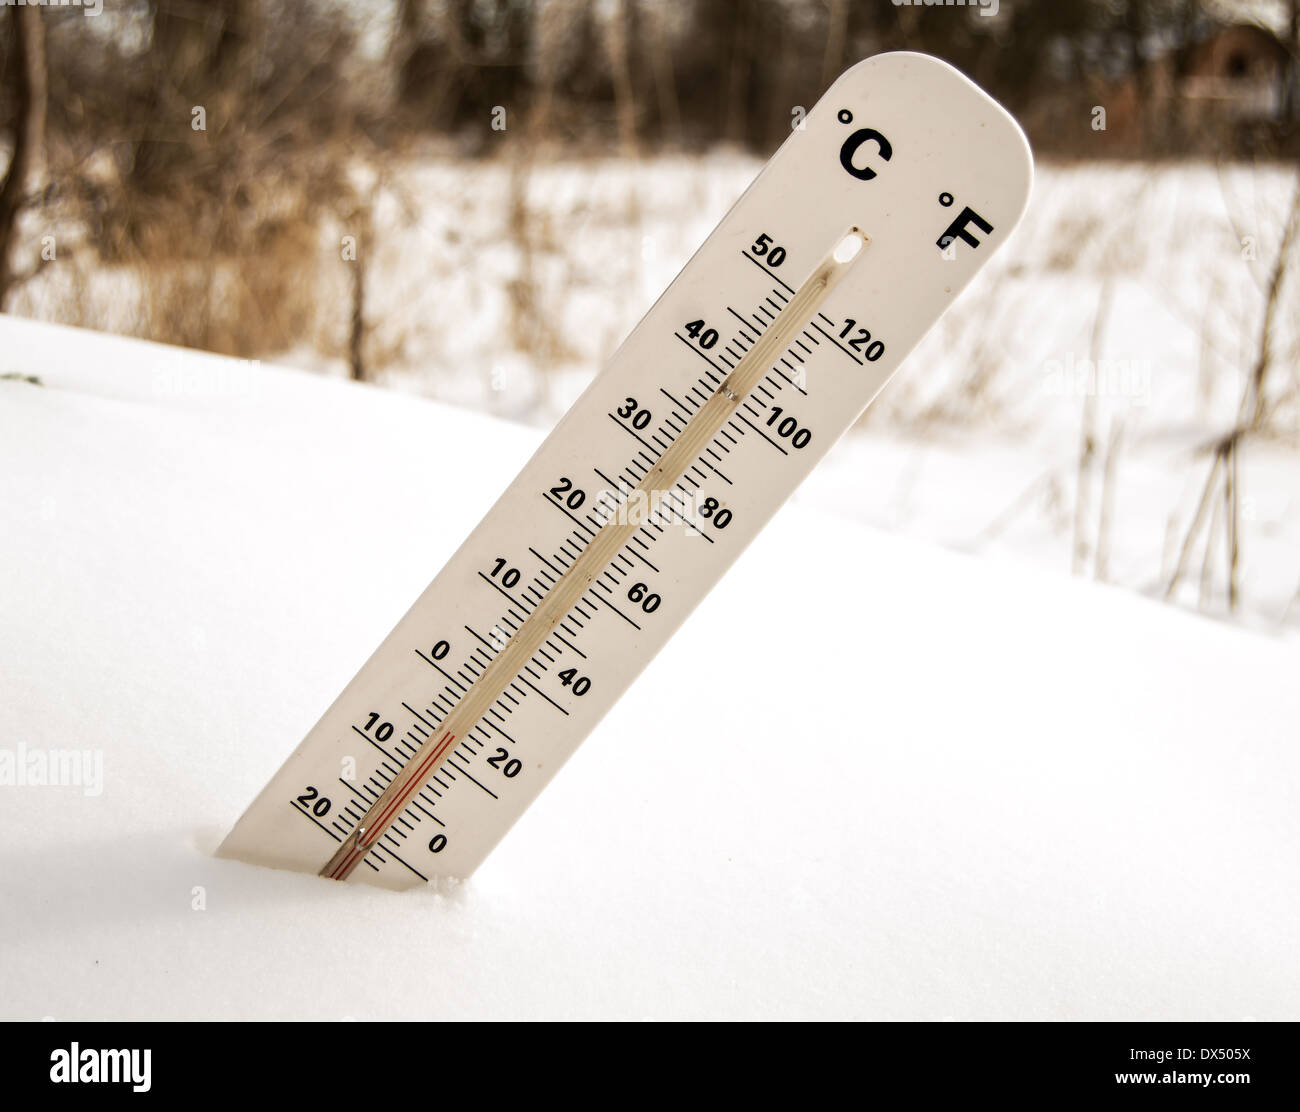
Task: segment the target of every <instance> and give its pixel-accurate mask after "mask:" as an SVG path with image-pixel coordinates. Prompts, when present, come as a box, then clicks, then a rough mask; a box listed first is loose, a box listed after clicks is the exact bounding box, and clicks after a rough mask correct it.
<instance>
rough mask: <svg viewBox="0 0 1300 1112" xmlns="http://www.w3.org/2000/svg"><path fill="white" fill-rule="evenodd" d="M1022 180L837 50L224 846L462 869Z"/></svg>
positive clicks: (928, 315)
mask: <svg viewBox="0 0 1300 1112" xmlns="http://www.w3.org/2000/svg"><path fill="white" fill-rule="evenodd" d="M1032 176H1033V170H1032V160H1031V157H1030V153H1029V148H1028V145H1027V144H1026V142H1025V139H1024V136H1023V135H1022V134H1021V132H1020V129H1019V128H1018V127H1017V126H1016V124H1015V122H1014V121H1013V120H1012V119H1011V117H1010V116H1009V115H1008V114H1007V113H1006V112H1005V111H1004V110H1003V109H1002V108H1001V107H1000V106H999V105H997V104H996V103H994V101H992V100H991V99H990V98H989V97H988V96H987V95H985V94H984V93H983V92H982V91H981V90H980V89H978V88H977V87H976V86H975V85H973V84H972V83H971V82H970V81H969V80H967V79H966V78H965V77H964V76H962V75H961V74H960V73H958V72H957V71H956V70H954V69H953V68H952V67H951V66H948V65H947V64H945V63H943V62H940V61H938V60H937V59H934V58H930V57H927V56H925V55H921V54H911V53H897V54H883V55H879V56H877V57H874V58H870V59H868V60H867V61H864V62H861V63H860V64H858V65H856V66H854V67H853V68H852V69H850V70H848V71H847V72H846V73H845V74H844V75H843V76H841V77H840V79H839V80H838V81H836V83H835V84H834V85H833V86H831V88H830V89H829V90H828V91H827V93H826V95H825V96H824V97H823V98H822V99H821V101H819V102H818V104H817V106H816V107H815V108H814V109H813V110H812V111H811V112H809V113H808V115H807V117H806V119H805V120H804V121H803V123H802V125H801V126H799V127H797V128H796V129H795V130H794V131H793V132H792V133H791V135H790V138H789V139H788V140H787V141H786V142H785V143H784V144H783V145H782V147H781V149H780V150H779V151H777V153H776V154H775V155H774V156H773V158H772V159H771V161H769V162H768V163H767V165H766V166H765V167H764V168H763V170H762V171H761V173H760V174H759V175H758V177H757V178H756V179H755V181H754V182H753V184H752V185H750V187H749V188H748V189H747V190H746V191H745V193H744V195H743V196H742V197H741V198H740V200H739V201H737V202H736V204H735V205H734V206H733V207H732V209H731V211H730V212H728V213H727V215H726V216H725V217H724V218H723V220H722V222H721V223H720V224H719V225H718V226H717V228H715V229H714V231H713V232H712V234H711V235H710V236H709V238H708V239H707V240H706V241H705V242H704V244H703V246H701V247H700V249H699V250H698V251H697V252H696V254H695V256H694V257H693V258H692V259H691V261H690V262H689V263H688V264H687V265H686V267H685V269H683V270H682V272H681V273H680V274H679V275H678V276H677V278H676V279H675V280H674V281H673V283H672V285H670V286H669V287H668V289H667V290H665V291H664V293H663V295H662V296H661V297H660V298H659V300H658V301H657V302H656V303H655V305H654V306H653V308H651V310H650V311H649V312H648V313H647V314H646V316H645V318H644V319H643V320H642V321H641V323H640V324H638V325H637V327H636V329H635V330H634V331H633V332H632V334H631V335H630V336H629V337H628V338H627V340H626V341H625V342H624V343H623V345H622V347H620V348H619V350H618V352H617V353H616V354H615V355H614V357H613V359H612V360H611V361H610V363H609V365H608V366H607V367H606V368H605V369H604V371H603V372H602V373H601V374H599V375H598V376H597V377H596V379H595V381H593V382H592V384H591V386H590V387H589V388H588V389H587V390H586V391H585V392H584V393H583V395H582V396H581V397H580V398H579V399H578V401H577V402H576V403H575V404H574V406H573V408H572V409H571V410H570V411H569V412H568V413H567V414H566V415H565V416H564V418H563V419H562V420H561V421H560V423H559V424H558V425H557V426H556V428H555V430H554V431H553V432H552V433H551V435H550V436H549V437H548V438H547V440H546V441H545V443H543V444H542V446H541V447H540V448H539V449H538V451H537V452H536V454H535V455H534V456H533V458H532V459H531V460H529V462H528V464H527V465H526V466H525V467H524V469H523V471H522V472H521V473H520V474H519V476H518V477H517V478H516V479H515V480H514V482H513V483H511V485H510V486H509V488H508V489H507V490H506V491H505V493H504V494H502V496H501V497H500V498H499V499H498V500H497V502H496V504H495V505H494V506H493V507H492V508H491V509H490V510H489V511H488V513H487V515H486V516H485V517H484V518H483V520H482V522H481V523H480V524H479V525H478V527H477V528H476V529H475V530H474V531H473V533H471V534H470V536H469V539H468V540H466V541H465V542H464V544H462V545H461V547H460V549H459V550H458V551H457V552H456V554H455V555H454V556H453V557H452V558H451V560H450V562H449V563H448V564H447V566H446V567H445V568H444V569H443V570H442V572H441V573H440V574H439V575H438V577H437V578H436V579H434V581H433V582H432V583H431V584H430V585H429V587H428V588H427V589H426V590H425V591H424V593H423V594H422V595H421V596H420V597H419V598H418V599H417V600H416V602H415V604H414V605H413V606H412V607H411V609H410V610H409V611H408V612H407V614H406V615H405V617H403V618H402V620H401V621H400V622H399V623H398V624H397V627H396V628H395V629H394V630H393V631H392V633H390V634H389V636H388V637H387V638H386V639H385V640H384V642H383V644H381V645H380V646H379V648H378V649H376V650H375V652H374V654H373V655H372V656H371V657H370V659H369V660H368V661H367V662H366V663H365V665H364V666H363V667H362V668H361V671H360V672H358V673H357V675H356V677H355V678H354V679H353V680H352V682H351V683H349V684H348V686H347V687H346V688H345V689H344V691H343V692H342V694H341V695H339V697H338V698H337V699H336V700H335V702H334V704H333V705H332V706H331V707H330V708H329V709H328V710H327V711H326V712H325V715H324V717H323V718H321V720H320V721H319V722H318V723H317V725H316V726H315V727H314V728H313V729H312V730H311V732H310V733H309V734H308V735H307V737H306V739H305V740H304V741H303V742H302V743H301V744H300V745H299V746H298V748H297V749H296V750H294V752H293V754H292V755H291V756H290V757H289V759H288V760H287V761H286V762H285V764H284V766H283V767H282V768H281V769H280V771H279V772H278V773H276V775H275V776H274V777H273V779H272V780H271V782H270V783H269V784H268V785H267V786H266V788H265V789H264V790H263V791H262V793H261V794H260V795H259V796H258V797H257V799H256V800H255V801H254V802H253V804H252V806H251V807H250V808H249V809H248V811H247V812H246V813H245V814H244V816H243V817H242V818H241V819H240V820H239V822H238V824H237V825H236V826H235V828H234V830H233V831H232V832H231V833H230V835H229V836H228V837H227V838H226V840H225V842H224V844H223V845H222V847H221V854H222V855H223V856H226V857H234V858H239V859H241V860H245V861H251V862H255V863H258V864H263V865H270V866H275V867H278V868H285V869H295V870H300V871H309V872H314V873H319V874H320V875H321V876H325V877H330V878H332V879H335V880H356V881H368V882H370V883H372V884H378V885H382V886H384V887H388V888H408V887H411V886H414V885H418V884H423V883H425V882H426V881H429V880H430V879H432V878H434V877H440V876H449V877H467V876H469V875H470V874H471V873H472V872H473V871H474V870H475V869H476V868H477V867H478V865H479V864H480V862H482V861H483V859H484V858H485V857H486V856H487V855H488V853H490V852H491V850H492V848H493V847H494V846H495V845H496V844H497V842H498V841H499V840H500V839H501V837H502V836H503V835H504V834H505V833H506V831H507V830H509V829H510V827H511V825H513V823H514V822H515V820H516V819H518V818H519V816H520V815H521V814H522V813H523V811H524V809H525V808H526V807H527V806H528V805H529V804H530V803H532V801H533V800H534V799H535V798H536V796H537V794H538V793H539V792H540V791H541V790H542V788H543V787H545V786H546V784H547V782H548V781H549V780H550V779H551V777H552V776H554V775H555V773H556V772H558V771H559V769H560V766H561V765H563V764H564V762H565V761H566V760H567V759H568V758H569V756H570V755H571V754H572V753H573V751H574V750H575V749H576V748H577V746H578V745H579V743H580V742H581V741H582V740H583V739H584V738H585V737H586V736H587V735H588V734H589V733H590V732H591V731H592V730H593V729H594V728H595V727H596V725H597V723H598V722H599V721H600V720H601V718H602V717H603V716H604V715H605V713H606V712H607V711H608V710H609V709H610V707H612V706H613V705H614V703H615V701H616V700H617V699H618V698H619V696H620V695H621V694H622V693H623V691H624V690H625V689H626V688H627V686H628V685H629V684H630V683H631V682H632V681H633V680H634V679H635V678H636V677H637V676H638V675H639V674H640V672H641V671H642V669H643V668H645V666H646V664H647V663H649V661H650V660H651V658H652V657H653V656H654V655H655V654H656V653H657V652H658V651H659V650H660V649H661V648H662V647H663V646H664V644H665V642H667V640H668V639H669V637H671V636H672V634H673V632H674V631H675V630H676V629H677V627H678V626H679V625H681V623H682V622H683V621H684V620H685V618H686V617H687V615H688V614H690V613H691V611H692V610H694V609H695V607H696V606H697V605H698V604H699V602H700V600H701V599H703V598H704V596H705V595H706V594H707V593H708V591H709V590H710V588H712V587H713V585H714V584H715V583H716V582H717V581H718V579H719V578H720V577H721V576H722V574H723V573H724V572H725V571H726V570H727V569H728V568H729V567H730V566H731V564H732V562H733V561H734V560H735V559H736V557H737V556H739V555H740V553H741V552H742V551H743V550H744V548H745V547H746V546H747V545H748V544H749V542H750V541H751V540H753V539H754V537H755V535H756V534H757V533H758V531H759V530H760V529H761V528H762V527H763V525H764V524H766V522H767V521H768V519H769V518H771V516H772V514H773V513H774V512H775V511H776V509H777V508H778V507H779V506H780V505H781V504H782V503H783V502H784V501H785V500H786V499H787V498H788V497H789V496H790V494H791V493H792V492H793V491H794V489H795V487H797V486H798V485H799V483H800V482H801V481H802V480H803V478H804V477H805V476H806V475H807V474H808V472H809V470H810V469H811V468H812V467H813V465H814V464H815V463H816V462H817V461H818V460H819V459H820V458H821V457H822V456H823V455H825V453H826V452H827V450H828V449H829V448H830V447H831V445H833V444H834V443H835V441H836V440H837V439H838V438H839V437H840V436H841V435H842V434H843V433H844V432H845V431H846V430H847V429H848V428H849V427H850V426H851V425H852V424H853V422H854V421H856V420H857V418H858V416H859V415H860V414H861V413H862V411H863V409H865V408H866V406H867V405H868V403H870V401H871V400H872V398H874V397H875V395H876V394H877V393H878V392H879V391H880V389H881V387H882V386H883V385H884V384H885V382H886V381H888V379H889V377H890V376H891V375H892V374H893V373H894V371H896V370H897V369H898V366H899V364H900V363H901V362H902V361H903V359H904V358H905V357H906V355H907V354H908V352H909V351H911V350H912V348H913V347H915V346H916V344H917V342H918V341H919V340H920V339H921V337H922V336H923V335H924V334H925V332H926V331H927V330H928V329H929V328H930V327H931V325H933V324H934V323H935V321H936V320H937V319H938V318H939V316H940V315H941V314H942V313H943V312H944V310H945V309H947V307H948V306H949V305H950V304H951V303H952V301H953V300H954V298H956V297H957V295H958V294H959V293H960V292H961V290H962V289H963V288H964V287H965V286H966V284H967V283H968V282H970V280H971V279H972V278H973V277H974V275H975V273H976V272H977V271H978V270H979V269H980V267H982V266H983V265H984V264H985V263H986V262H988V260H989V257H990V256H991V255H992V254H993V252H994V251H995V250H997V249H998V247H1000V246H1001V244H1002V243H1003V242H1004V241H1005V240H1006V238H1007V237H1008V236H1009V235H1010V234H1011V232H1012V230H1013V229H1014V228H1015V226H1016V224H1017V222H1018V221H1019V219H1020V217H1021V214H1022V213H1023V211H1024V208H1025V204H1026V202H1027V200H1028V196H1029V189H1030V184H1031V180H1032Z"/></svg>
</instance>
